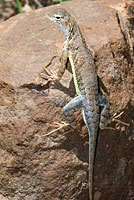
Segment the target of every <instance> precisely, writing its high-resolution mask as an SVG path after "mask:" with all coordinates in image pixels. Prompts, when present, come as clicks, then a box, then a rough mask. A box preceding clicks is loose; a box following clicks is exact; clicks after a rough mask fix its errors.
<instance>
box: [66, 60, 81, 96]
mask: <svg viewBox="0 0 134 200" xmlns="http://www.w3.org/2000/svg"><path fill="white" fill-rule="evenodd" d="M69 61H70V63H71V68H72V72H73V79H74V85H75V90H76V93H77V95H81V91H80V88H79V85H78V81H77V77H76V70H75V65H74V62H73V59H72V56H69Z"/></svg>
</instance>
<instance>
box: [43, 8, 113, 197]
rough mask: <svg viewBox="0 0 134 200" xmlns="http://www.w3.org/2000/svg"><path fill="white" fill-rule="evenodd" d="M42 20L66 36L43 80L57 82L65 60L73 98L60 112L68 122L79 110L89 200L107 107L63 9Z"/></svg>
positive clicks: (89, 52)
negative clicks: (85, 135) (57, 62)
mask: <svg viewBox="0 0 134 200" xmlns="http://www.w3.org/2000/svg"><path fill="white" fill-rule="evenodd" d="M46 16H47V17H48V18H49V19H50V20H51V21H53V22H54V23H56V25H58V26H59V27H60V28H61V30H62V31H63V32H64V33H65V36H66V39H65V41H64V46H63V51H62V54H61V57H60V66H59V68H58V70H57V72H56V73H52V71H47V70H46V72H47V74H48V76H47V75H46V79H47V78H48V80H50V81H53V80H54V81H55V80H58V81H59V80H60V79H61V78H62V76H63V74H64V72H65V69H66V63H67V60H68V59H69V61H70V63H71V68H72V73H73V80H74V85H75V90H76V93H77V96H76V97H74V98H73V99H72V100H71V101H70V102H69V103H67V105H65V107H64V108H63V112H64V114H65V116H67V117H68V118H69V119H70V120H71V118H72V116H71V111H75V110H78V109H80V108H81V109H82V116H83V120H84V122H85V124H86V126H87V128H88V133H89V181H88V182H89V199H90V200H93V194H92V190H93V171H94V161H95V150H96V139H97V135H98V130H99V127H100V128H103V127H105V126H106V125H107V118H108V117H109V107H110V103H109V101H108V99H107V98H106V97H105V96H103V95H102V94H100V93H99V88H98V80H97V72H96V67H95V63H94V58H93V51H92V49H91V48H90V46H88V45H87V43H86V41H85V39H84V37H83V36H82V34H81V31H80V28H79V26H78V24H77V23H76V21H75V19H74V18H73V17H72V16H71V15H70V13H69V12H68V11H66V10H65V9H64V8H57V9H56V10H53V11H52V12H50V13H48V14H47V15H46ZM43 78H45V76H43Z"/></svg>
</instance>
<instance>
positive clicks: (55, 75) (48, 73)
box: [39, 45, 68, 82]
mask: <svg viewBox="0 0 134 200" xmlns="http://www.w3.org/2000/svg"><path fill="white" fill-rule="evenodd" d="M64 46H65V45H64ZM67 58H68V51H67V49H66V48H63V51H62V54H61V57H60V65H59V67H58V70H57V72H53V71H52V70H48V69H47V68H44V69H43V71H42V72H41V73H40V74H39V75H40V77H41V78H43V79H45V80H47V81H48V82H50V81H57V80H58V81H59V80H60V79H61V78H62V76H63V74H64V72H65V69H66V63H67Z"/></svg>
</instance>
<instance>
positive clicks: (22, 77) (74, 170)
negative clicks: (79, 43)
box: [0, 0, 134, 200]
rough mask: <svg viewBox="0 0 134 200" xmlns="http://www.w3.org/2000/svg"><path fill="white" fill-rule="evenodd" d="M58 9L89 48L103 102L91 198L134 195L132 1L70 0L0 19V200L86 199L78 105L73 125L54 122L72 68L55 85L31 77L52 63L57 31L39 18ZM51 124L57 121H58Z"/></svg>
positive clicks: (67, 96)
mask: <svg viewBox="0 0 134 200" xmlns="http://www.w3.org/2000/svg"><path fill="white" fill-rule="evenodd" d="M57 7H63V8H65V9H67V10H68V11H69V12H70V13H71V14H72V16H74V18H75V19H76V21H77V23H78V25H79V26H80V29H81V32H82V34H83V36H84V37H85V39H86V41H87V43H88V44H89V45H90V46H91V47H92V48H93V49H94V50H95V52H96V56H95V64H96V67H97V73H98V76H99V77H100V88H101V91H102V92H103V93H104V95H106V96H107V97H108V99H109V100H110V103H111V111H110V112H111V116H113V115H114V114H116V115H118V114H119V116H118V118H117V119H116V121H114V122H112V123H111V124H110V125H109V127H107V128H105V129H104V130H100V131H99V137H98V144H97V150H96V158H95V165H94V166H95V167H94V185H93V196H94V199H95V200H107V199H108V200H113V199H121V200H129V199H133V197H134V184H133V183H134V160H133V155H134V120H133V119H134V65H133V62H134V58H133V44H134V41H133V29H134V27H133V17H134V13H133V10H134V3H133V2H131V1H128V2H125V3H124V1H123V0H115V1H112V0H111V1H110V0H109V1H107V0H105V1H88V0H85V1H81V0H74V1H72V2H65V3H61V4H59V5H55V6H50V7H46V8H42V9H38V10H36V11H31V12H29V13H25V14H19V15H17V16H14V17H12V18H10V19H9V20H7V21H5V22H3V23H1V24H0V96H1V98H0V194H1V195H0V199H2V200H22V199H24V200H27V199H28V200H37V199H38V200H53V199H54V200H61V199H62V200H69V199H70V200H83V199H88V154H89V152H88V132H87V127H86V125H85V124H84V121H83V119H82V115H81V111H77V112H75V118H76V123H77V128H76V129H72V128H71V127H70V126H67V127H64V128H62V127H61V128H59V129H57V130H55V129H56V126H57V127H58V125H59V124H61V125H62V122H63V121H66V119H65V117H64V116H63V114H62V108H63V107H64V105H66V103H67V102H68V101H69V100H71V99H72V98H73V97H74V96H75V89H74V84H73V81H72V73H71V71H70V66H69V64H68V68H69V70H66V72H65V74H64V76H63V78H62V80H61V81H60V82H59V83H55V84H47V82H46V81H45V80H43V79H41V78H40V77H39V74H40V73H41V72H42V71H43V69H44V68H48V69H52V70H55V69H57V68H58V63H59V57H60V54H61V52H62V47H63V42H64V39H65V36H64V33H63V32H62V31H61V30H59V28H58V27H57V26H56V25H55V24H53V23H52V22H51V21H49V20H48V19H47V18H46V13H48V12H50V11H51V10H53V9H55V8H57ZM58 123H59V124H58Z"/></svg>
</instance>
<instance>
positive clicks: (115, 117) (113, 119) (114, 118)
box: [111, 112, 130, 127]
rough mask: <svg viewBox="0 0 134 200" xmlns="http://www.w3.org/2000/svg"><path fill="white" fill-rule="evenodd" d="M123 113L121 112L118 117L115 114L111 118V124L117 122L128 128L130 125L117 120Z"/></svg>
mask: <svg viewBox="0 0 134 200" xmlns="http://www.w3.org/2000/svg"><path fill="white" fill-rule="evenodd" d="M123 113H124V112H121V113H119V114H118V115H117V113H115V114H114V115H113V116H112V117H111V120H112V122H118V123H120V124H123V125H125V126H128V127H129V126H130V124H128V123H126V122H123V121H121V120H119V119H117V118H119V117H120V116H121V115H122V114H123Z"/></svg>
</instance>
